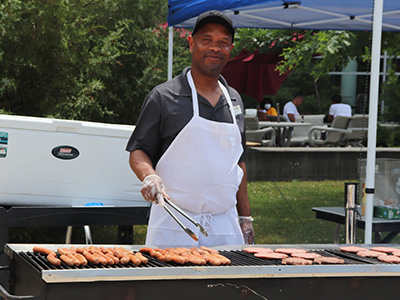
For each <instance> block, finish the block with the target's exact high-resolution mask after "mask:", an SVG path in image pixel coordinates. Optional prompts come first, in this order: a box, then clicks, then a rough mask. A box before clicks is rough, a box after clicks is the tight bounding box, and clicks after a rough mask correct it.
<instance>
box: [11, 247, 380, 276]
mask: <svg viewBox="0 0 400 300" xmlns="http://www.w3.org/2000/svg"><path fill="white" fill-rule="evenodd" d="M309 252H313V253H318V254H320V255H322V256H326V257H336V258H341V259H344V260H345V264H365V263H368V264H376V263H382V264H384V262H381V261H379V260H377V259H372V258H371V259H369V258H362V257H358V256H356V255H355V254H352V253H343V252H340V251H336V250H309ZM220 254H222V255H224V256H225V257H227V258H229V259H230V260H231V266H274V265H275V266H276V265H282V263H281V260H280V259H265V258H258V257H255V256H254V255H253V254H251V253H248V252H245V251H241V250H235V251H220ZM19 255H20V256H21V257H22V258H23V259H24V260H25V261H27V263H29V264H31V265H32V266H33V267H34V268H35V269H37V270H38V271H40V272H41V271H43V270H68V269H88V270H90V269H116V268H165V267H193V266H195V265H194V264H191V263H187V264H185V265H180V264H177V263H174V262H168V263H167V262H162V261H159V260H157V259H155V258H153V257H151V256H150V255H148V254H146V253H143V255H144V256H145V257H147V258H148V260H149V261H148V263H147V264H142V265H139V266H136V265H134V264H133V263H131V262H129V263H128V264H125V265H123V264H115V265H105V266H103V265H95V264H92V263H90V262H88V264H87V265H86V266H78V267H77V266H73V267H70V266H68V265H66V264H65V263H64V262H62V263H61V265H60V266H59V267H57V266H54V265H53V264H51V263H50V262H48V261H47V259H46V256H45V255H43V254H40V253H36V252H30V251H28V252H19ZM208 266H210V267H214V266H212V265H210V264H208Z"/></svg>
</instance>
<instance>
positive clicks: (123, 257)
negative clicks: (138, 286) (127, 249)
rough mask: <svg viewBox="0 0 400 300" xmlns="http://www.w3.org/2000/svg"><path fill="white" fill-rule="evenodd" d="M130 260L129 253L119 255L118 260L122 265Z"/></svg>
mask: <svg viewBox="0 0 400 300" xmlns="http://www.w3.org/2000/svg"><path fill="white" fill-rule="evenodd" d="M130 261H131V258H130V257H129V255H124V256H121V258H120V259H119V262H120V263H121V264H123V265H126V264H127V263H128V262H130Z"/></svg>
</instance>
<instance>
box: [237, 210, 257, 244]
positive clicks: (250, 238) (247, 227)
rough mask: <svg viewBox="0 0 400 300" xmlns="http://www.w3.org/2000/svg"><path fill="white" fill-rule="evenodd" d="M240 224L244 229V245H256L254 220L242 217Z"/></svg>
mask: <svg viewBox="0 0 400 300" xmlns="http://www.w3.org/2000/svg"><path fill="white" fill-rule="evenodd" d="M239 224H240V228H241V229H242V233H243V238H244V243H245V244H246V245H251V244H254V229H253V218H252V217H242V216H240V217H239Z"/></svg>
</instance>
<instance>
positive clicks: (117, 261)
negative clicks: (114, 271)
mask: <svg viewBox="0 0 400 300" xmlns="http://www.w3.org/2000/svg"><path fill="white" fill-rule="evenodd" d="M104 255H105V256H108V257H109V258H111V259H112V260H114V264H119V259H118V257H116V256H114V255H113V254H112V252H107V253H106V254H104Z"/></svg>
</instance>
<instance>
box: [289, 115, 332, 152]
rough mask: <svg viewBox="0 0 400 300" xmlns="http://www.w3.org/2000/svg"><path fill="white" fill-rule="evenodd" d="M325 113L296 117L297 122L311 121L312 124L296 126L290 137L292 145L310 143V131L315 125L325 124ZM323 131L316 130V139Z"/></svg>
mask: <svg viewBox="0 0 400 300" xmlns="http://www.w3.org/2000/svg"><path fill="white" fill-rule="evenodd" d="M324 118H325V115H322V114H321V115H304V116H303V118H302V117H301V116H298V117H296V122H302V121H304V122H305V123H310V126H305V127H294V128H293V135H292V138H291V139H290V145H289V146H290V147H296V146H305V145H306V144H307V143H308V132H309V131H310V129H311V127H313V126H322V125H323V124H324ZM320 137H321V132H319V131H314V139H320Z"/></svg>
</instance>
